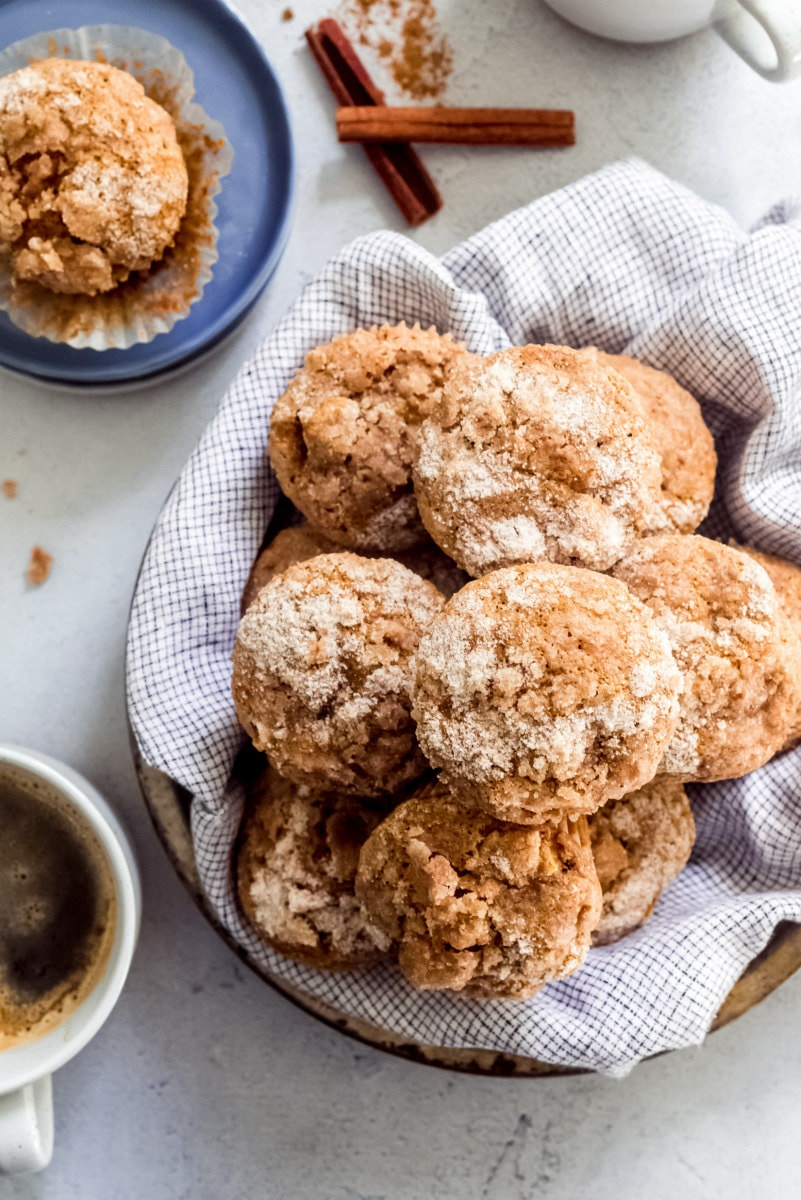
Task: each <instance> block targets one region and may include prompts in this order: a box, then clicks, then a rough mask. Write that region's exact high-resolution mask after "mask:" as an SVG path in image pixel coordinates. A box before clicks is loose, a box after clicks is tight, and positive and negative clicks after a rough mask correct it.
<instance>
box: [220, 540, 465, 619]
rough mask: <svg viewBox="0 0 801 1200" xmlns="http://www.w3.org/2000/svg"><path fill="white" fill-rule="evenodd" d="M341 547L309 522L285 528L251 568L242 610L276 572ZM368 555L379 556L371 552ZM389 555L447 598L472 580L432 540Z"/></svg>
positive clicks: (243, 595) (251, 601)
mask: <svg viewBox="0 0 801 1200" xmlns="http://www.w3.org/2000/svg"><path fill="white" fill-rule="evenodd" d="M338 549H339V547H338V546H337V545H336V544H335V543H334V542H332V541H331V539H330V538H327V537H325V535H324V534H322V533H318V532H317V530H316V529H313V528H312V526H311V525H308V524H307V523H306V522H304V523H303V524H302V525H291V526H290V527H289V528H288V529H282V530H281V531H280V532H279V533H277V534H276V535H275V537H274V538H273V540H272V541H271V542H270V544H269V545H268V546H265V548H264V549H263V550H262V551H261V553H260V554H259V556H258V558H257V559H256V561H255V562H254V563H253V566H252V567H251V570H250V574H249V575H248V579H247V583H246V584H245V588H244V591H243V592H242V603H241V612H242V613H245V612H247V610H248V608H249V607H250V605H251V604H252V603H253V601H254V600H255V598H256V596H257V595H258V594H259V592H260V590H261V589H262V588H263V587H264V585H265V583H269V582H270V580H271V579H272V578H273V577H274V576H275V575H280V574H281V572H282V571H285V570H286V569H287V567H291V566H292V564H293V563H296V562H305V561H306V560H307V559H309V558H314V557H315V556H316V555H318V554H332V553H335V552H336V551H337V550H338ZM366 557H368V558H372V557H378V556H373V555H372V554H368V555H367V556H366ZM389 557H391V558H394V559H396V560H397V561H398V562H399V563H402V564H403V566H404V567H408V568H409V570H410V571H414V573H415V575H420V576H421V577H422V578H423V579H428V580H429V581H430V582H431V583H433V585H434V587H435V588H436V589H437V591H438V592H442V595H443V596H444V597H445V599H446V600H447V599H448V598H449V597H450V596H452V595H453V593H454V592H458V590H459V588H462V587H464V585H465V584H466V583H469V581H470V576H469V575H466V574H465V572H464V571H461V570H460V569H459V567H457V565H456V563H455V562H454V561H453V560H452V559H450V558H448V556H447V555H446V554H443V553H442V551H441V550H440V548H439V546H435V545H434V543H433V542H432V541H431V540H430V539H426V540H425V541H424V542H423V543H422V544H421V545H419V546H413V547H411V549H409V550H399V551H397V552H396V553H395V554H392V555H390V556H389Z"/></svg>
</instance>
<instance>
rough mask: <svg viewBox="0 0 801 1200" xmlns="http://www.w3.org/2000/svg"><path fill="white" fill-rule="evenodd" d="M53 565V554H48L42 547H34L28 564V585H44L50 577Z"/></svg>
mask: <svg viewBox="0 0 801 1200" xmlns="http://www.w3.org/2000/svg"><path fill="white" fill-rule="evenodd" d="M52 563H53V555H52V554H48V553H47V551H46V550H43V549H42V547H41V546H34V548H33V550H31V558H30V562H29V563H28V583H32V584H33V585H34V586H35V587H39V586H40V585H41V584H43V583H44V582H45V580H46V579H47V578H48V576H49V575H50V567H51V565H52Z"/></svg>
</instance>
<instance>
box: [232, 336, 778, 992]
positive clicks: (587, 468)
mask: <svg viewBox="0 0 801 1200" xmlns="http://www.w3.org/2000/svg"><path fill="white" fill-rule="evenodd" d="M269 450H270V459H271V462H272V465H273V467H274V469H275V472H276V474H277V476H278V479H279V482H280V484H281V486H282V488H283V490H284V492H285V494H286V495H287V496H288V497H289V499H290V500H291V501H292V502H293V503H294V505H295V506H296V508H297V510H299V513H300V514H302V515H303V517H304V518H305V521H304V523H301V524H296V525H292V526H290V527H288V528H285V529H283V530H282V531H281V532H280V533H279V534H278V535H277V536H276V537H275V538H274V539H273V540H272V541H271V542H270V543H269V544H268V545H267V546H266V547H265V549H264V550H263V551H262V553H261V554H260V556H259V558H258V559H257V561H256V563H255V564H254V566H253V570H252V571H251V575H250V578H249V580H248V583H247V587H246V589H245V594H244V596H243V610H244V615H243V617H242V621H241V624H240V627H239V633H238V636H237V641H236V647H235V650H234V656H233V663H234V669H233V693H234V699H235V702H236V707H237V712H238V714H239V718H240V720H241V722H242V725H243V726H244V728H245V729H246V731H247V732H248V734H249V736H250V737H251V739H252V741H253V744H254V746H255V747H256V748H257V750H259V751H263V752H264V754H265V755H266V761H265V766H264V770H263V772H262V774H261V776H260V777H259V779H258V781H257V783H256V785H255V786H254V787H253V788H252V791H251V795H250V798H249V804H248V808H247V812H246V816H245V821H244V824H243V828H242V831H241V835H240V838H239V841H238V844H237V862H236V878H237V884H238V892H239V898H240V902H241V906H242V909H243V911H244V914H245V916H246V918H247V919H248V921H249V923H250V924H251V926H252V927H253V929H254V930H255V931H256V932H257V933H258V934H259V936H260V937H262V938H263V939H264V941H265V942H267V943H268V944H269V945H271V946H273V947H274V948H275V949H277V950H279V951H281V952H282V953H284V954H287V955H291V956H292V957H294V958H297V959H299V960H301V961H303V962H307V963H311V964H313V965H315V966H319V967H327V968H334V969H337V968H340V969H341V968H353V967H358V966H361V965H364V964H367V963H371V962H374V961H376V960H378V959H381V958H386V957H391V958H394V959H395V960H396V961H397V963H398V965H399V967H400V970H401V971H402V972H403V974H404V975H405V976H406V977H407V979H409V980H410V981H411V983H412V984H414V985H415V986H416V987H419V988H444V989H450V990H454V991H462V992H464V993H466V994H468V995H472V996H478V997H488V998H512V999H513V998H525V997H528V996H531V995H533V994H534V993H535V992H536V991H537V990H538V989H539V988H540V987H542V986H543V985H544V984H545V983H547V982H549V981H551V980H554V979H561V978H564V977H565V976H566V975H568V974H570V973H571V972H572V971H575V970H576V969H577V968H578V967H579V966H580V965H581V963H582V961H583V960H584V957H585V955H586V953H587V950H588V948H589V946H590V945H591V944H595V945H600V944H604V943H609V942H613V941H616V940H617V939H619V938H621V937H623V936H625V935H627V934H629V933H630V932H632V931H633V930H634V929H636V928H637V927H638V926H640V925H641V924H642V923H643V921H645V920H646V919H647V918H648V916H649V914H650V913H651V911H652V910H653V908H654V905H655V904H656V902H657V900H658V898H659V896H660V894H661V892H662V891H663V889H664V888H665V887H666V886H667V884H669V883H670V881H671V880H672V879H673V878H675V876H676V875H677V874H678V872H679V871H680V870H681V869H682V867H683V866H684V864H685V863H686V862H687V859H688V858H689V855H690V851H691V849H692V844H693V838H694V832H695V831H694V826H693V818H692V813H691V809H690V805H689V803H688V800H687V796H686V794H685V791H684V787H683V784H684V783H686V782H688V781H710V780H717V779H727V778H731V777H734V776H738V775H742V774H745V773H746V772H748V771H751V770H754V769H755V768H757V767H759V766H761V765H762V764H763V763H765V762H767V760H768V759H769V758H771V757H772V756H773V755H774V754H776V753H777V752H778V751H780V750H781V749H783V748H784V747H786V746H787V745H790V744H792V743H793V741H794V740H796V739H797V738H799V737H801V571H799V570H797V569H796V568H795V567H793V566H792V565H790V564H788V563H784V562H781V561H780V560H777V559H772V558H769V557H767V556H764V555H759V554H757V553H755V552H753V551H751V550H749V549H747V548H739V547H735V546H731V545H723V544H721V543H719V542H715V541H710V540H708V539H707V538H704V537H699V536H697V535H696V534H695V532H694V531H695V530H696V529H697V527H698V525H699V524H700V522H701V521H702V520H703V518H704V516H705V514H706V512H707V509H708V507H709V504H710V501H711V499H712V493H713V489H714V478H715V467H716V458H715V451H714V445H713V441H712V437H711V435H710V433H709V431H708V429H707V428H706V426H705V424H704V421H703V418H702V415H701V410H700V408H699V406H698V404H697V403H696V401H695V400H694V399H693V397H692V396H690V395H689V393H688V392H686V391H685V390H684V389H683V388H681V387H680V386H679V385H678V383H676V381H675V380H674V379H672V378H671V377H670V376H669V375H666V374H664V373H663V372H661V371H657V370H654V369H653V368H651V367H648V366H645V365H644V364H642V363H639V362H636V361H635V360H633V359H630V358H626V357H624V356H620V355H609V354H605V353H603V352H601V351H599V350H596V349H594V348H587V349H582V350H574V349H569V348H567V347H564V346H525V347H514V348H511V349H508V350H503V351H500V352H498V353H495V354H492V355H489V356H487V357H482V356H479V355H475V354H471V353H469V352H468V351H466V350H465V349H464V348H462V347H461V346H459V345H457V344H456V343H455V342H454V341H453V340H452V339H451V338H450V337H449V336H448V335H447V334H445V335H443V334H439V333H437V332H436V331H435V330H434V329H428V330H424V329H420V328H419V327H417V326H415V327H414V328H408V327H406V326H405V325H399V326H392V327H390V326H384V327H381V328H373V329H359V330H356V331H355V332H354V333H350V334H346V335H344V336H342V337H339V338H337V339H336V340H335V341H333V342H332V343H330V344H329V345H326V346H320V347H317V348H316V349H315V350H313V351H312V352H311V353H310V354H309V355H308V357H307V359H306V363H305V365H304V366H303V367H302V368H301V370H300V371H299V372H298V373H297V375H296V376H295V378H294V379H293V380H292V382H291V383H290V385H289V387H288V388H287V390H286V392H285V393H284V395H283V396H282V397H281V398H280V399H279V401H278V402H277V404H276V407H275V411H274V414H273V418H272V426H271V433H270V447H269ZM268 764H269V765H268Z"/></svg>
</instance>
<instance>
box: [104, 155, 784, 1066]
mask: <svg viewBox="0 0 801 1200" xmlns="http://www.w3.org/2000/svg"><path fill="white" fill-rule="evenodd" d="M798 218H799V212H798V207H797V206H794V205H792V204H783V205H778V206H776V207H775V208H774V209H772V210H771V212H770V213H768V214H767V215H766V217H765V218H764V219H763V221H762V222H760V224H759V225H758V226H757V227H756V228H755V229H754V230H753V231H751V232H750V233H749V232H745V231H743V230H741V229H740V228H739V227H738V226H737V225H736V224H735V223H734V221H733V220H732V219H731V218H730V217H729V216H728V215H727V214H726V213H725V212H724V211H722V210H721V209H719V208H716V207H714V206H713V205H710V204H708V203H707V202H705V201H703V200H701V199H699V198H698V197H697V196H695V195H693V194H692V193H691V192H689V191H687V190H686V189H685V188H683V187H681V186H679V185H678V184H675V183H673V182H671V181H669V180H667V179H665V178H664V177H663V176H661V175H660V174H658V173H657V172H656V171H654V170H653V169H652V168H650V167H649V166H647V165H646V164H644V163H641V162H637V161H628V162H623V163H617V164H613V165H612V166H609V167H606V168H604V169H603V170H601V171H598V172H596V173H595V174H593V175H590V176H588V177H586V178H584V179H582V180H580V181H579V182H577V183H575V184H572V185H570V186H569V187H566V188H563V189H562V190H560V191H558V192H555V193H553V194H552V195H550V196H546V197H544V198H542V199H540V200H536V201H534V202H533V203H531V204H529V205H528V206H526V207H525V208H522V209H520V210H518V211H516V212H513V213H511V214H509V215H508V216H506V217H504V218H502V219H501V220H499V221H496V222H495V223H494V224H492V225H490V226H488V227H487V228H486V229H484V230H482V231H481V232H480V233H478V234H476V235H475V236H474V237H471V238H469V239H468V240H467V241H466V242H463V243H462V244H461V245H459V246H456V247H455V248H454V249H453V250H451V251H450V252H449V253H448V254H446V255H445V256H444V257H443V258H441V259H437V258H435V257H434V256H433V255H431V254H429V253H428V252H427V251H425V250H423V249H421V248H420V247H419V246H418V245H416V244H415V243H414V242H411V241H409V240H408V239H407V238H405V237H403V236H401V235H399V234H395V233H386V232H383V233H376V234H370V235H368V236H366V237H362V238H359V239H357V240H356V241H355V242H353V243H351V244H350V245H349V246H346V247H345V248H344V249H343V250H342V251H341V252H340V253H339V254H338V255H337V256H336V257H335V258H334V259H333V260H332V261H331V262H330V263H329V264H328V265H327V266H326V267H325V269H324V270H323V271H322V273H321V274H320V275H319V277H318V278H317V279H316V280H314V281H313V282H312V283H310V284H309V285H308V286H307V288H306V289H305V291H304V292H303V293H302V295H301V296H300V298H299V299H298V300H297V302H296V303H295V304H294V305H293V307H292V308H291V309H290V310H289V312H288V313H287V315H286V317H285V318H284V319H283V321H282V322H281V323H280V324H279V325H278V326H277V328H276V329H275V330H274V332H273V333H272V334H270V336H269V337H267V338H266V340H265V341H264V342H263V343H262V345H261V346H260V348H259V349H258V350H257V352H256V353H255V355H254V356H253V358H252V359H251V360H250V362H248V363H247V364H246V365H245V366H244V367H243V368H242V369H241V370H240V372H239V374H238V376H237V378H236V379H235V380H234V382H233V384H232V385H231V387H230V389H229V390H228V393H227V394H226V396H225V398H224V400H223V402H222V405H221V407H220V410H219V412H218V414H217V416H216V417H215V419H214V420H213V421H212V423H211V425H210V426H209V427H208V429H207V430H206V432H205V434H204V436H203V438H202V440H201V442H200V444H199V445H198V447H197V449H196V450H195V452H194V454H193V455H192V457H191V458H190V460H189V462H188V463H187V465H186V467H185V469H184V471H183V472H182V474H181V476H180V478H179V480H178V483H177V484H176V487H175V489H174V490H173V492H172V494H171V496H170V498H169V500H168V502H167V504H166V506H165V508H164V511H163V512H162V514H161V516H160V518H159V521H158V524H157V526H156V529H155V531H154V534H153V538H152V540H151V543H150V546H149V548H148V552H147V555H146V558H145V562H144V566H143V569H142V573H141V577H140V580H139V584H138V586H137V591H136V595H135V598H134V604H133V609H132V616H131V623H130V629H129V636H128V656H127V659H128V660H127V685H128V701H129V712H130V717H131V723H132V726H133V729H134V733H135V736H136V739H137V742H138V745H139V748H140V750H141V753H142V755H143V757H144V759H145V760H146V761H147V762H148V763H149V764H151V765H152V766H154V767H158V768H160V769H161V770H163V771H165V772H166V773H167V774H169V775H170V776H171V777H172V778H173V779H175V780H177V781H178V782H179V783H181V784H182V785H183V786H184V787H186V788H188V790H189V791H190V792H191V793H192V795H193V797H194V799H193V804H192V834H193V839H194V845H195V854H196V858H197V865H198V870H199V872H200V876H201V879H202V881H203V885H204V887H205V889H206V892H207V894H208V897H209V899H210V901H211V903H212V904H213V906H214V908H215V910H216V911H217V913H218V914H219V916H220V919H221V920H222V922H223V924H224V925H225V926H226V928H227V929H228V930H229V931H230V932H231V933H232V934H233V935H234V937H235V938H236V939H237V941H238V942H239V943H240V944H241V945H242V946H243V947H245V948H246V949H247V951H248V952H249V953H250V955H251V956H252V957H253V958H254V959H255V960H256V961H257V962H258V963H259V964H260V965H261V966H263V967H266V968H267V969H268V970H269V972H270V973H271V975H273V976H274V977H276V978H277V979H278V980H285V981H286V982H288V983H290V984H292V985H293V986H294V987H296V988H300V989H301V990H302V991H304V992H306V993H308V994H310V995H313V996H316V997H318V998H319V999H321V1000H323V1001H325V1002H327V1003H328V1004H330V1005H333V1006H335V1007H336V1008H337V1009H339V1010H340V1011H343V1012H345V1013H348V1014H350V1015H352V1016H355V1017H359V1018H361V1019H362V1020H365V1021H368V1022H370V1023H372V1024H374V1025H377V1026H380V1027H382V1028H385V1029H389V1030H392V1031H393V1032H395V1033H397V1034H400V1035H402V1036H403V1037H405V1038H409V1039H411V1040H415V1041H419V1042H423V1043H426V1044H429V1045H440V1046H462V1047H482V1048H486V1049H492V1050H497V1051H502V1052H505V1053H512V1054H522V1055H529V1056H533V1057H536V1058H538V1059H541V1060H543V1061H546V1062H552V1063H559V1064H562V1065H566V1066H572V1067H585V1068H589V1069H593V1070H598V1071H604V1072H607V1073H609V1074H613V1075H623V1074H625V1073H626V1072H627V1071H628V1070H630V1068H631V1067H632V1066H633V1065H634V1064H635V1063H636V1062H638V1061H639V1060H640V1059H642V1058H644V1057H646V1056H648V1055H650V1054H654V1053H657V1052H659V1051H662V1050H670V1049H675V1048H678V1047H680V1046H687V1045H692V1044H696V1043H699V1042H700V1041H702V1040H703V1037H704V1035H705V1033H706V1031H707V1029H708V1028H709V1025H710V1023H711V1022H712V1020H713V1019H714V1016H715V1013H716V1012H717V1010H718V1008H719V1007H720V1004H721V1003H722V1001H723V1000H724V998H725V996H726V994H727V993H728V991H729V989H730V988H731V986H732V985H733V984H734V982H735V981H736V980H737V978H738V977H739V976H740V974H741V973H742V972H743V970H744V969H745V967H746V966H747V965H748V963H749V962H750V961H751V960H752V959H753V958H754V957H755V956H756V955H757V954H758V953H759V952H760V951H761V950H762V949H763V948H764V947H765V945H766V944H767V943H768V941H769V939H770V937H771V935H772V933H773V932H774V930H775V929H776V927H777V926H778V925H779V924H780V922H782V921H796V922H798V921H801V787H800V786H799V784H801V750H796V751H790V752H787V753H784V754H781V755H779V756H778V757H777V758H775V759H774V760H773V761H772V762H770V763H768V764H767V765H766V766H765V767H763V768H761V769H760V770H759V771H756V772H754V773H752V774H751V775H749V776H747V777H746V778H743V779H738V780H731V781H727V782H723V783H718V784H708V785H704V786H695V787H692V788H690V791H691V792H692V799H693V807H694V811H695V816H696V824H697V828H698V840H697V843H696V848H695V851H694V853H693V857H692V859H691V861H690V864H689V865H688V867H687V868H686V869H685V870H684V871H683V872H682V874H681V875H680V876H679V878H678V879H677V880H676V881H675V882H674V883H673V884H672V885H671V887H670V888H669V889H668V891H667V892H666V893H665V895H664V896H663V897H662V899H661V900H660V902H659V904H658V906H657V908H656V911H655V913H654V915H653V917H652V918H651V919H650V920H649V922H648V923H647V924H646V925H645V927H644V928H643V929H641V930H639V931H638V932H636V933H635V934H632V935H631V936H629V937H628V938H626V939H624V940H623V941H621V942H618V943H617V944H615V945H612V946H607V947H603V948H598V949H594V950H592V951H590V954H589V956H588V958H587V961H586V963H585V965H584V966H583V967H582V968H581V970H580V971H579V972H577V973H576V974H575V975H573V976H571V977H570V978H569V979H567V980H564V981H562V982H559V983H556V984H550V985H549V986H548V987H546V988H545V989H544V990H543V991H542V992H540V993H539V994H538V995H537V996H535V997H534V998H533V999H531V1000H527V1001H524V1002H512V1001H491V1002H487V1001H479V1000H470V999H467V998H464V997H461V996H459V995H458V994H453V995H451V994H447V993H432V992H417V991H415V990H414V989H413V988H412V987H411V986H410V985H408V984H407V983H406V982H405V980H404V979H403V978H402V977H401V975H400V974H399V973H398V971H397V970H396V969H395V968H394V966H392V965H389V964H382V965H379V966H376V967H373V968H370V969H368V970H366V971H360V972H356V971H353V972H346V973H336V974H330V973H325V972H321V971H317V970H315V969H313V968H311V967H306V966H301V965H300V964H298V963H294V962H291V961H290V960H288V959H285V958H283V957H282V956H281V955H278V954H275V953H274V952H273V951H271V950H269V949H268V948H266V947H265V946H263V945H262V944H261V943H260V942H259V941H258V939H256V938H255V937H254V936H253V935H252V934H251V933H250V932H249V931H248V930H247V929H246V928H245V927H244V926H243V924H242V923H241V921H240V919H239V916H238V914H237V909H236V905H235V902H234V899H233V894H232V891H231V878H230V854H231V847H232V844H233V840H234V837H235V835H236V831H237V827H238V824H239V820H240V817H241V811H242V803H243V797H242V795H241V789H240V788H239V786H238V784H237V783H236V782H235V781H231V769H232V766H233V762H234V758H235V756H236V754H237V752H238V750H239V749H240V747H241V745H242V742H243V734H242V732H241V730H240V728H239V726H238V723H237V720H236V715H235V712H234V707H233V702H232V700H231V690H230V674H231V667H230V654H231V650H232V647H233V643H234V639H235V636H236V628H237V621H238V605H239V596H240V593H241V590H242V587H243V585H244V582H245V579H246V577H247V574H248V570H249V568H250V564H251V562H252V560H253V558H254V556H255V554H256V552H257V550H258V548H259V545H260V542H261V539H262V537H263V534H264V530H265V528H266V525H267V522H268V520H269V518H270V515H271V513H272V511H273V508H274V506H275V503H276V500H277V498H278V494H279V493H278V487H277V484H276V482H275V479H274V477H273V475H272V473H271V471H270V469H269V465H268V462H267V458H266V450H265V448H266V444H267V434H268V430H269V422H270V413H271V410H272V406H273V404H274V402H275V400H276V398H277V397H278V396H279V395H280V393H281V392H282V391H283V390H284V388H285V386H286V384H287V383H288V381H289V379H290V378H291V376H292V374H293V373H294V371H295V370H296V369H297V368H298V367H299V366H300V365H301V363H302V361H303V358H304V356H305V354H306V353H307V352H308V351H309V350H310V349H311V348H312V347H313V346H315V345H318V344H319V343H322V342H327V341H329V340H330V339H332V338H333V337H335V336H337V335H338V334H341V333H345V332H347V331H348V330H351V329H353V328H355V327H357V326H364V325H372V324H381V323H384V322H389V323H395V322H398V321H401V320H405V321H407V322H409V323H412V322H414V321H419V322H420V323H421V324H422V325H427V324H433V325H436V326H437V328H438V329H440V330H441V331H443V332H444V331H450V332H451V333H453V335H454V336H455V337H456V338H457V339H458V340H461V341H464V342H465V343H466V344H467V346H468V348H469V349H471V350H473V351H476V352H478V353H482V354H487V353H490V352H491V351H493V350H498V349H502V348H504V347H506V346H509V345H512V344H523V343H526V342H557V343H564V344H567V345H572V346H583V345H590V344H594V345H598V346H600V347H601V348H603V349H605V350H608V351H611V352H615V353H616V352H622V351H625V352H626V353H629V354H632V355H634V356H636V357H638V358H642V359H643V360H644V361H646V362H648V363H650V364H652V365H653V366H657V367H661V368H663V369H665V370H667V371H669V372H670V373H671V374H673V375H675V377H676V378H677V379H678V380H679V382H680V383H681V384H682V385H683V386H684V387H686V388H687V389H688V390H689V391H690V392H692V393H693V395H695V396H696V397H697V398H698V399H699V401H700V402H701V404H702V407H703V410H704V416H705V419H706V421H707V423H708V424H709V426H710V428H711V429H712V431H713V433H714V434H715V437H716V442H717V447H718V453H719V455H720V460H721V465H720V468H719V473H718V481H717V490H716V497H715V501H714V503H713V507H712V510H711V512H710V516H709V518H708V519H707V521H706V522H705V525H704V527H703V528H702V530H701V532H704V533H706V534H707V535H708V536H711V537H720V538H729V537H736V538H737V539H738V540H739V541H743V542H747V543H750V544H752V545H754V546H756V547H758V548H759V549H762V550H765V551H768V552H770V553H773V554H779V555H782V556H784V557H786V558H788V559H790V560H792V561H794V562H796V563H798V564H801V338H799V336H798V330H799V329H801V227H800V226H799V225H798V224H797V223H796V222H797V221H798Z"/></svg>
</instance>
